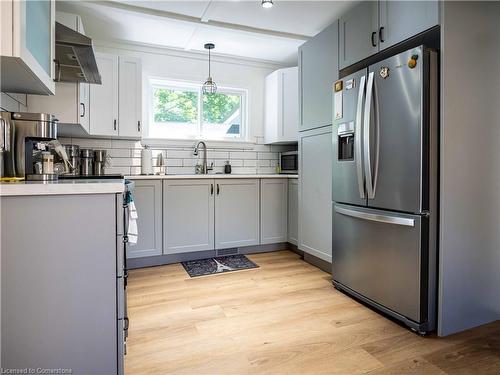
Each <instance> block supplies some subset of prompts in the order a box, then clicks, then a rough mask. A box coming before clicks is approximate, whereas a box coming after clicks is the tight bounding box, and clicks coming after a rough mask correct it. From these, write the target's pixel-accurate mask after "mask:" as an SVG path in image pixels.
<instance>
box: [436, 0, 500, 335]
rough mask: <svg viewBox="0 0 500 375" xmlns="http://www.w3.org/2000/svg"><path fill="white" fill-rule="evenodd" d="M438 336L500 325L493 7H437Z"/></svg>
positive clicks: (497, 37) (499, 123)
mask: <svg viewBox="0 0 500 375" xmlns="http://www.w3.org/2000/svg"><path fill="white" fill-rule="evenodd" d="M442 17H443V19H442V22H443V23H442V55H441V57H442V69H441V80H442V82H441V84H442V94H441V100H442V112H441V116H442V120H441V124H442V129H441V137H442V138H441V223H440V281H439V294H440V295H439V300H440V301H439V314H438V315H439V316H438V319H439V323H438V325H439V334H440V335H447V334H451V333H454V332H457V331H461V330H465V329H468V328H471V327H474V326H478V325H481V324H484V323H487V322H490V321H494V320H497V319H500V71H499V68H498V61H500V21H499V20H500V3H498V2H487V3H486V2H481V3H480V2H448V1H446V2H444V5H443V12H442Z"/></svg>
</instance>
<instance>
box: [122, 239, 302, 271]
mask: <svg viewBox="0 0 500 375" xmlns="http://www.w3.org/2000/svg"><path fill="white" fill-rule="evenodd" d="M293 246H295V245H292V244H291V243H288V242H280V243H272V244H266V245H254V246H244V247H240V248H238V254H256V253H268V252H271V251H277V250H292V251H295V250H294V249H293V248H292V247H293ZM215 256H216V251H215V250H205V251H193V252H190V253H179V254H164V255H155V256H149V257H143V258H129V259H127V269H129V270H130V269H136V268H145V267H154V266H163V265H167V264H173V263H180V262H187V261H190V260H198V259H207V258H213V257H215Z"/></svg>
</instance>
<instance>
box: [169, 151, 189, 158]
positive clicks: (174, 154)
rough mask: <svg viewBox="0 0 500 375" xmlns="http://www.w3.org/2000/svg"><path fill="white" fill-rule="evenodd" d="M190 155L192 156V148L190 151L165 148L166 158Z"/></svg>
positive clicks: (187, 156)
mask: <svg viewBox="0 0 500 375" xmlns="http://www.w3.org/2000/svg"><path fill="white" fill-rule="evenodd" d="M192 157H194V155H193V151H192V150H191V151H187V150H175V149H169V150H167V158H178V159H187V158H192Z"/></svg>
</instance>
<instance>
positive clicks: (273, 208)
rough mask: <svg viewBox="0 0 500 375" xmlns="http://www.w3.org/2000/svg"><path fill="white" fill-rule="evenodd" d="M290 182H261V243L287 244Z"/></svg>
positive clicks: (273, 180)
mask: <svg viewBox="0 0 500 375" xmlns="http://www.w3.org/2000/svg"><path fill="white" fill-rule="evenodd" d="M287 191H288V181H287V179H284V178H276V179H271V178H269V179H267V178H266V179H262V180H260V243H261V244H268V243H278V242H287V237H288V236H287V226H288V223H287V211H288V207H287V206H288V201H287V199H288V193H287Z"/></svg>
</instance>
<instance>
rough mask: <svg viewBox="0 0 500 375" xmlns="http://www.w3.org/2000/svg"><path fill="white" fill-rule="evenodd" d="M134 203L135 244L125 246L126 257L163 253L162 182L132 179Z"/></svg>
mask: <svg viewBox="0 0 500 375" xmlns="http://www.w3.org/2000/svg"><path fill="white" fill-rule="evenodd" d="M134 183H135V190H134V204H135V207H136V209H137V215H138V217H139V218H138V220H137V232H138V240H137V244H135V245H132V244H129V245H128V246H127V258H139V257H147V256H154V255H161V254H162V253H163V244H162V182H161V180H134Z"/></svg>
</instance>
